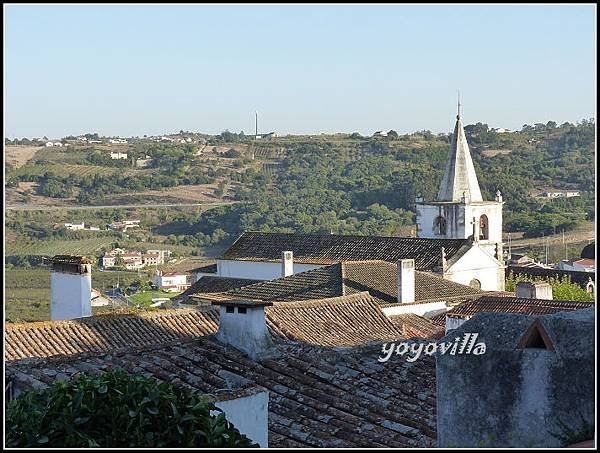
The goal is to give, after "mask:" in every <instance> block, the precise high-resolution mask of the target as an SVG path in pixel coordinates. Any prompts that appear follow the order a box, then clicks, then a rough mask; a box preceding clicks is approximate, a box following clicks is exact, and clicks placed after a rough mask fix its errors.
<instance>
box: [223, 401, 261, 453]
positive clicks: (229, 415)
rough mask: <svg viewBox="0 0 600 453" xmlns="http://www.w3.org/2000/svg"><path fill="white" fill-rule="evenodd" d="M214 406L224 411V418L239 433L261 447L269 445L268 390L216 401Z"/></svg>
mask: <svg viewBox="0 0 600 453" xmlns="http://www.w3.org/2000/svg"><path fill="white" fill-rule="evenodd" d="M215 406H217V407H218V408H219V409H221V410H222V411H223V412H225V418H226V419H227V420H228V421H229V422H231V423H233V426H235V427H236V428H237V429H238V431H239V432H240V433H242V434H245V435H246V436H247V437H248V438H249V439H251V440H252V441H254V442H256V443H258V444H259V445H260V446H261V448H267V447H268V446H269V392H266V391H265V392H260V393H256V394H254V395H249V396H244V397H241V398H235V399H231V400H224V401H218V402H215ZM214 414H216V412H215V413H214Z"/></svg>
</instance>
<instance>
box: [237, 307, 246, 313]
mask: <svg viewBox="0 0 600 453" xmlns="http://www.w3.org/2000/svg"><path fill="white" fill-rule="evenodd" d="M238 313H241V314H243V315H245V314H246V307H238Z"/></svg>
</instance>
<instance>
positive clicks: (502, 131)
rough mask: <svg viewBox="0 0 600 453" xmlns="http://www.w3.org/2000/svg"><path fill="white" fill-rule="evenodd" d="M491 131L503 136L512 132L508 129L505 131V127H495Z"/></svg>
mask: <svg viewBox="0 0 600 453" xmlns="http://www.w3.org/2000/svg"><path fill="white" fill-rule="evenodd" d="M492 131H494V132H495V133H496V134H505V133H507V132H512V131H511V130H510V129H506V128H505V127H496V128H493V129H492Z"/></svg>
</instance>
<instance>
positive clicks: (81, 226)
mask: <svg viewBox="0 0 600 453" xmlns="http://www.w3.org/2000/svg"><path fill="white" fill-rule="evenodd" d="M65 228H66V229H67V230H84V229H85V223H84V222H81V223H65Z"/></svg>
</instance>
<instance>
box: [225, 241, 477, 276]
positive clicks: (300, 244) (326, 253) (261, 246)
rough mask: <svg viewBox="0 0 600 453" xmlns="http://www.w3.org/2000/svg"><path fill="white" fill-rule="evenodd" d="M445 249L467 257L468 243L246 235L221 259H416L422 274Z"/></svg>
mask: <svg viewBox="0 0 600 453" xmlns="http://www.w3.org/2000/svg"><path fill="white" fill-rule="evenodd" d="M442 247H444V250H445V253H446V258H447V259H448V260H450V259H452V258H454V257H455V255H456V256H460V255H462V254H463V253H465V252H466V251H467V250H468V249H469V248H470V245H469V241H468V240H467V239H424V238H400V237H379V236H340V235H333V234H328V235H318V234H295V233H294V234H291V233H262V232H245V233H243V234H242V235H241V236H240V237H239V238H238V239H237V240H236V241H235V242H234V243H233V245H232V246H231V247H230V248H229V249H227V251H225V253H224V254H223V255H222V256H221V259H225V260H250V261H279V260H280V259H281V252H282V251H288V250H289V251H292V252H293V253H294V262H297V263H314V264H333V263H336V262H339V261H361V260H383V261H388V262H393V263H396V262H397V261H398V260H400V259H406V258H412V259H414V260H415V266H416V268H417V269H419V270H433V269H434V268H435V267H437V266H439V265H440V263H441V256H442V252H441V249H442Z"/></svg>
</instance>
